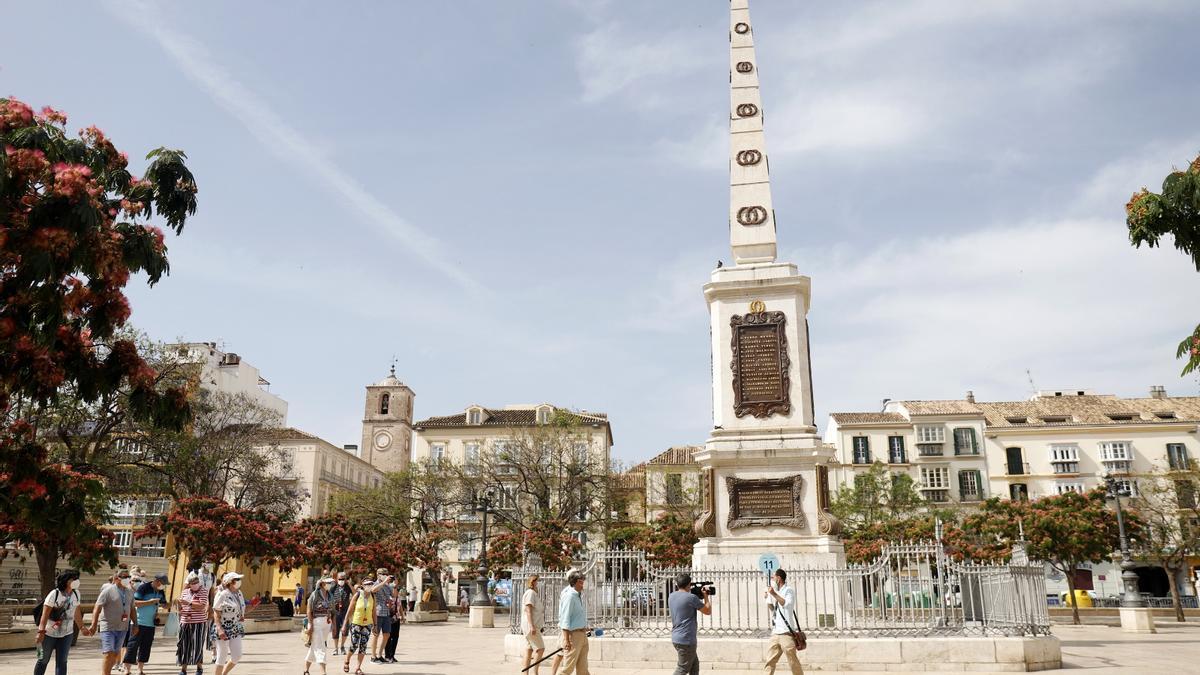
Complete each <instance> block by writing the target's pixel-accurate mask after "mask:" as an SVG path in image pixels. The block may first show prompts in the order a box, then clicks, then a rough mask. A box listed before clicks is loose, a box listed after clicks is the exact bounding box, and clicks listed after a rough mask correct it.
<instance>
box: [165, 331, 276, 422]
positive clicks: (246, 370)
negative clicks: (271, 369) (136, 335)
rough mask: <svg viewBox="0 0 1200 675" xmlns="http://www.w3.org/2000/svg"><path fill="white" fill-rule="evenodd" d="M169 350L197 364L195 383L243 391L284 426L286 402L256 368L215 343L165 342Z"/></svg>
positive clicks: (228, 391) (212, 388) (219, 389)
mask: <svg viewBox="0 0 1200 675" xmlns="http://www.w3.org/2000/svg"><path fill="white" fill-rule="evenodd" d="M167 349H169V350H178V353H179V355H180V357H181V358H182V360H184V361H186V362H188V363H196V364H199V366H200V374H199V384H200V386H201V387H202V388H204V389H206V390H208V391H212V392H222V393H226V394H235V395H236V394H244V395H246V396H248V397H249V398H250V400H252V401H254V402H255V403H257V404H258V405H261V406H263V407H264V408H267V409H268V410H271V411H273V412H274V413H276V414H277V415H278V416H279V425H280V426H287V413H288V404H287V401H285V400H283V399H282V398H280V397H279V395H278V394H274V393H272V392H271V390H270V389H269V387H270V386H271V383H270V382H268V381H267V379H266V378H264V377H263V376H262V373H260V372H259V370H258V368H255V367H254V366H252V365H250V364H249V363H247V362H246V361H243V360H242V357H241V356H239V355H238V354H234V353H233V352H226V351H223V350H221V349H218V348H217V343H215V342H184V343H180V344H173V345H167Z"/></svg>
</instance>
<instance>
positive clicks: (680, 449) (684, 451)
mask: <svg viewBox="0 0 1200 675" xmlns="http://www.w3.org/2000/svg"><path fill="white" fill-rule="evenodd" d="M699 449H700V447H699V446H695V445H677V446H675V447H673V448H667V449H666V450H664V451H662V452H660V453H658V454H657V455H655V456H654V457H652V458H651V459H650V460H649V461H647V462H646V463H647V464H695V463H696V460H694V459H692V453H693V452H696V451H697V450H699Z"/></svg>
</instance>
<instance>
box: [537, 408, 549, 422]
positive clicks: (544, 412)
mask: <svg viewBox="0 0 1200 675" xmlns="http://www.w3.org/2000/svg"><path fill="white" fill-rule="evenodd" d="M537 423H538V424H549V423H550V408H549V406H542V407H541V408H538V411H537Z"/></svg>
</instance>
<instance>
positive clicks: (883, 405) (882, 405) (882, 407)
mask: <svg viewBox="0 0 1200 675" xmlns="http://www.w3.org/2000/svg"><path fill="white" fill-rule="evenodd" d="M891 400H892V399H890V398H885V399H883V400H882V401H880V403H879V409H880V410H887V404H888V403H890V402H891Z"/></svg>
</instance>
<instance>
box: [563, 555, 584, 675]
mask: <svg viewBox="0 0 1200 675" xmlns="http://www.w3.org/2000/svg"><path fill="white" fill-rule="evenodd" d="M583 579H584V577H583V572H580V571H578V570H571V572H570V573H569V574H567V587H566V588H564V589H563V590H562V594H561V595H559V596H558V627H559V628H560V629H561V630H562V644H563V654H564V659H563V660H564V661H566V663H565V665H564V667H563V670H562V675H589V674H590V672H591V671H589V670H588V662H587V653H588V640H587V611H585V610H584V608H583V595H582V593H583Z"/></svg>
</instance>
